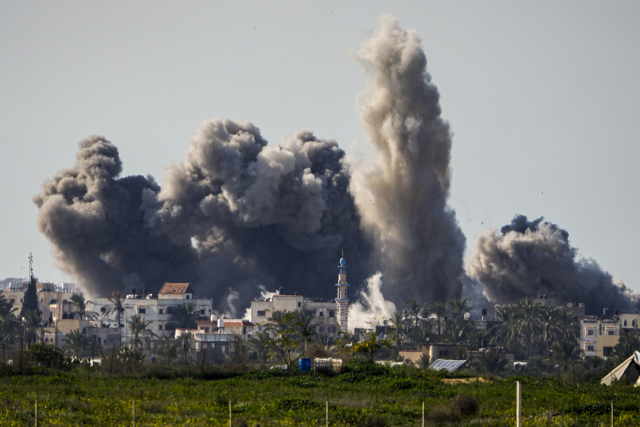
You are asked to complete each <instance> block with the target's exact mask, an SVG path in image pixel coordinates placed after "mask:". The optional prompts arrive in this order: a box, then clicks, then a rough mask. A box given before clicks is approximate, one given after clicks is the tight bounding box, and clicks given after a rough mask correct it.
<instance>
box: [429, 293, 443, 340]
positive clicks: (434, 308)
mask: <svg viewBox="0 0 640 427" xmlns="http://www.w3.org/2000/svg"><path fill="white" fill-rule="evenodd" d="M429 312H430V313H431V314H434V315H435V316H436V324H437V325H438V338H440V334H441V332H442V321H443V320H444V316H445V315H446V314H447V306H446V305H444V304H443V303H441V302H440V301H436V302H434V303H432V304H431V305H430V306H429Z"/></svg>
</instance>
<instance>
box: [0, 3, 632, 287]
mask: <svg viewBox="0 0 640 427" xmlns="http://www.w3.org/2000/svg"><path fill="white" fill-rule="evenodd" d="M385 13H390V14H393V15H394V16H396V17H397V18H398V19H399V21H400V25H401V26H403V27H404V28H410V29H415V30H416V31H417V32H418V33H419V34H420V36H421V38H422V43H423V46H424V49H425V52H426V55H427V60H428V71H429V73H430V74H431V76H432V78H433V83H435V84H436V85H437V86H438V88H439V90H440V94H441V106H442V115H443V117H444V118H445V119H446V120H448V121H449V123H450V125H451V129H452V131H453V134H454V137H453V150H452V188H451V197H450V200H449V204H450V206H451V207H452V208H453V209H455V210H456V213H457V218H458V221H459V224H460V227H461V228H462V230H463V232H464V234H465V235H466V238H467V252H466V257H469V255H470V253H471V250H472V249H473V244H474V241H475V237H476V236H477V235H478V234H479V233H481V232H482V231H484V230H486V229H487V228H490V227H494V228H500V227H501V226H503V225H505V224H507V223H509V222H510V221H511V219H512V218H513V217H514V216H515V215H516V214H524V215H527V216H528V217H529V218H531V219H533V218H537V217H540V216H544V217H545V219H546V220H548V221H550V222H553V223H555V224H557V225H559V226H560V227H562V228H564V229H566V230H567V231H568V232H569V239H570V243H571V244H572V245H573V246H575V247H577V248H579V252H578V253H579V255H580V256H582V257H585V258H593V259H595V260H596V261H597V262H598V263H599V265H600V266H601V267H602V268H603V269H604V270H606V271H608V272H609V273H611V274H612V276H613V277H614V278H615V279H619V280H622V281H624V283H625V284H626V285H627V286H628V287H630V288H631V289H633V290H635V291H636V292H639V291H640V263H638V262H637V261H636V260H635V256H636V246H637V242H638V237H640V221H638V220H637V218H636V213H637V212H638V211H639V210H640V209H639V208H640V200H639V199H638V197H637V184H638V182H640V169H639V168H638V167H637V166H636V164H637V163H638V159H639V158H640V146H639V145H638V143H637V139H638V135H639V134H640V132H639V131H640V120H638V118H639V117H640V79H638V77H637V76H639V75H640V49H638V46H639V42H640V3H638V2H630V1H617V2H604V1H602V2H593V1H579V2H576V1H563V2H547V1H539V2H520V1H484V2H470V1H469V2H461V1H460V2H459V1H442V2H439V1H421V2H417V1H416V2H409V1H404V2H403V1H394V2H381V1H350V2H330V1H323V2H293V1H289V2H247V1H236V2H212V1H207V2H198V1H190V2H177V1H174V2H169V1H137V2H124V1H109V2H106V1H94V2H79V1H60V2H45V1H20V2H18V1H3V2H0V58H1V60H0V144H1V145H0V147H1V148H2V150H1V151H0V154H1V155H0V182H1V183H2V184H1V185H2V187H1V188H2V209H0V238H1V239H2V242H3V244H2V245H0V278H4V277H26V276H27V274H28V260H27V258H28V256H29V251H31V252H32V253H33V257H34V270H35V273H36V276H38V278H39V279H40V280H42V281H44V280H46V281H55V282H59V281H63V280H71V279H72V278H70V277H66V276H65V275H64V274H63V273H61V272H59V271H58V270H57V269H56V268H55V265H54V261H53V258H52V257H51V255H50V252H49V243H48V242H47V241H46V239H45V238H44V237H43V236H42V235H41V234H40V232H39V231H38V229H37V227H36V216H37V209H36V207H35V205H34V204H33V202H32V200H31V198H32V197H33V196H34V195H35V194H37V193H38V192H39V191H40V188H41V185H42V183H43V182H44V181H45V180H47V179H49V178H51V177H52V176H53V175H54V174H55V173H56V172H57V171H58V170H60V169H62V168H66V167H71V166H73V164H74V159H75V153H76V150H77V143H78V141H80V140H82V139H84V138H86V137H87V136H89V135H94V134H97V135H103V136H105V137H106V138H107V139H109V140H110V141H112V142H113V143H114V144H116V146H117V147H118V148H119V151H120V156H121V158H122V160H123V163H124V172H123V176H126V175H148V174H150V175H152V176H153V177H154V178H155V179H156V180H157V181H158V182H159V183H160V184H162V176H163V173H164V170H165V166H166V165H167V164H168V163H170V162H173V161H177V160H180V159H183V155H184V152H185V150H186V149H187V147H188V145H189V138H190V137H192V136H193V135H194V134H195V131H196V129H197V126H198V124H199V123H200V122H202V121H203V120H206V119H211V118H219V117H228V118H230V119H232V120H235V121H240V122H242V121H245V120H249V121H251V122H252V123H254V124H255V125H257V126H258V127H259V128H260V130H261V132H262V135H263V136H264V137H265V138H266V139H268V140H269V143H270V144H273V145H275V144H277V143H278V142H279V141H280V139H281V138H282V137H284V136H285V135H291V134H293V133H294V132H296V131H298V130H303V129H306V130H311V131H313V132H314V133H315V134H316V135H317V136H318V137H320V138H333V139H335V140H336V141H338V143H339V144H340V145H341V146H342V147H343V148H344V149H345V150H347V152H348V153H349V154H351V155H356V154H357V153H361V154H363V155H365V156H366V155H369V153H370V151H369V149H368V143H367V141H366V138H365V136H364V133H363V131H362V129H361V126H360V120H359V118H358V97H359V96H360V94H361V93H362V92H363V90H365V89H366V88H367V86H368V85H369V84H370V82H369V81H368V80H367V79H368V77H367V76H366V75H365V74H364V73H363V71H362V67H361V65H360V64H359V63H358V62H357V60H355V59H354V52H355V51H356V50H357V49H358V48H359V46H360V44H361V43H362V41H363V40H364V39H365V38H366V37H367V35H368V34H370V32H371V31H372V30H374V29H375V28H376V25H377V20H378V18H379V16H380V15H382V14H385ZM328 286H333V284H329V285H328Z"/></svg>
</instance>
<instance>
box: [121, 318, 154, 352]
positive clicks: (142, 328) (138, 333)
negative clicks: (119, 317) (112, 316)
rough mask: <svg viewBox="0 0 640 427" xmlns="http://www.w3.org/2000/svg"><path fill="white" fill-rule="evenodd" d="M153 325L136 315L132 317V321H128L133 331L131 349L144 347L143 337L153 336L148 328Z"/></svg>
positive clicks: (130, 329)
mask: <svg viewBox="0 0 640 427" xmlns="http://www.w3.org/2000/svg"><path fill="white" fill-rule="evenodd" d="M150 324H151V321H150V320H145V319H143V318H142V317H140V316H139V315H137V314H135V315H133V316H131V320H127V325H129V331H131V340H130V341H129V343H130V347H131V349H132V350H133V349H134V348H138V347H142V344H143V337H144V336H145V335H148V334H150V333H151V334H153V332H151V331H150V330H149V329H147V326H149V325H150Z"/></svg>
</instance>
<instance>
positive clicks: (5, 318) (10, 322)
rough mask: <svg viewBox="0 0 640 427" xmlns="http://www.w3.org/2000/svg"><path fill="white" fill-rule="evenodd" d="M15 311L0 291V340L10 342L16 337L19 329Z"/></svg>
mask: <svg viewBox="0 0 640 427" xmlns="http://www.w3.org/2000/svg"><path fill="white" fill-rule="evenodd" d="M15 312H16V309H15V308H14V307H13V303H12V302H11V301H9V300H7V299H6V298H5V296H4V295H3V294H2V291H0V342H4V343H10V342H14V341H16V340H17V339H18V337H19V335H20V332H21V331H20V322H19V321H18V319H17V318H16V316H15V314H14V313H15Z"/></svg>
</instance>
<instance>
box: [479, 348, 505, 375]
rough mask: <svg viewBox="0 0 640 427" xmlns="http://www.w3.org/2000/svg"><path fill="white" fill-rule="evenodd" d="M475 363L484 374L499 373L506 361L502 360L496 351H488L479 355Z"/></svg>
mask: <svg viewBox="0 0 640 427" xmlns="http://www.w3.org/2000/svg"><path fill="white" fill-rule="evenodd" d="M477 364H478V368H479V369H480V371H482V372H484V373H485V374H489V375H499V374H500V372H502V370H503V369H504V367H505V365H506V364H507V361H506V360H502V359H501V358H500V355H499V354H498V353H494V352H491V351H488V352H485V353H482V354H481V355H480V358H479V359H478V362H477Z"/></svg>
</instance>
